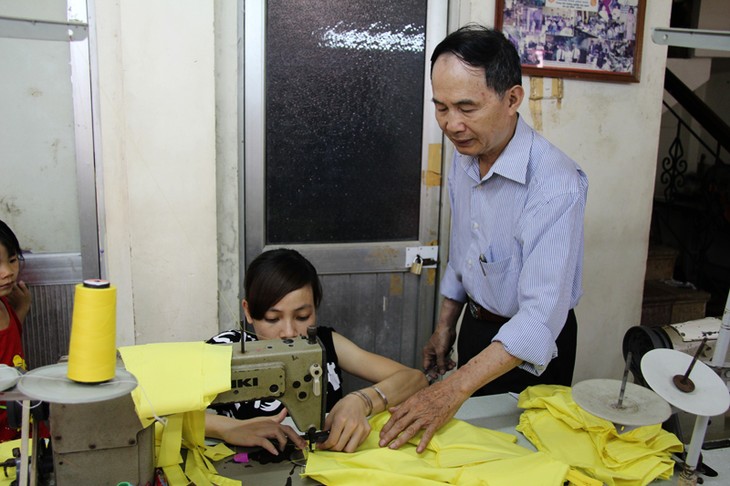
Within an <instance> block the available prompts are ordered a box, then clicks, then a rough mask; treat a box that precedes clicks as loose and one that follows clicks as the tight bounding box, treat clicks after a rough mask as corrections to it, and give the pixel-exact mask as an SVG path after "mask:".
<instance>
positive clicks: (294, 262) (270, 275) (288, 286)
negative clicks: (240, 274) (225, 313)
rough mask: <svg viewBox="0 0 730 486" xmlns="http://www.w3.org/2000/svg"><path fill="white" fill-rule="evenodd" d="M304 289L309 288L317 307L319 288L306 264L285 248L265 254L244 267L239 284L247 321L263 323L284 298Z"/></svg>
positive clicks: (320, 291)
mask: <svg viewBox="0 0 730 486" xmlns="http://www.w3.org/2000/svg"><path fill="white" fill-rule="evenodd" d="M307 285H309V286H311V287H312V294H313V296H314V306H315V307H319V303H320V302H321V301H322V284H321V283H320V282H319V277H318V276H317V270H316V269H315V268H314V266H313V265H312V264H311V263H310V262H309V260H307V259H306V258H304V257H303V256H302V255H301V254H300V253H299V252H297V251H295V250H290V249H286V248H280V249H277V250H269V251H265V252H264V253H262V254H261V255H259V256H257V257H256V258H255V259H254V261H252V262H251V264H250V265H249V266H248V270H247V271H246V278H245V279H244V283H243V287H244V291H245V293H246V300H247V301H248V311H249V313H250V314H251V317H252V318H254V319H263V318H264V315H265V314H266V311H268V310H269V309H271V308H272V307H273V306H274V305H276V303H277V302H279V301H280V300H281V299H283V298H284V296H286V294H288V293H289V292H293V291H295V290H299V289H301V288H302V287H305V286H307Z"/></svg>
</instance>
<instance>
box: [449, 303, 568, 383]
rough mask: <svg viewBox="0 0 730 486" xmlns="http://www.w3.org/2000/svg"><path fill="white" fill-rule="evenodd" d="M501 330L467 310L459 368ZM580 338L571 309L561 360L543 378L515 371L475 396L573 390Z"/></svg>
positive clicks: (459, 346)
mask: <svg viewBox="0 0 730 486" xmlns="http://www.w3.org/2000/svg"><path fill="white" fill-rule="evenodd" d="M501 326H502V324H495V323H492V322H486V321H482V320H477V319H476V318H474V316H472V314H471V312H469V308H468V307H467V309H466V312H464V317H463V319H462V321H461V330H460V331H459V338H458V343H457V351H458V354H459V356H458V359H459V367H461V366H463V365H464V364H466V363H467V361H469V360H470V359H471V358H473V357H474V356H476V355H477V354H479V353H480V352H482V351H483V350H484V348H486V347H487V346H489V345H490V344H491V342H492V338H493V337H494V336H496V335H497V332H498V331H499V328H500V327H501ZM577 334H578V323H577V321H576V319H575V312H574V311H573V309H571V310H570V311H569V312H568V318H567V320H566V321H565V326H563V330H562V331H561V332H560V335H559V336H558V339H557V340H556V342H555V344H557V346H558V357H557V358H555V359H553V360H552V361H550V364H548V366H547V368H546V369H545V371H544V372H543V373H542V374H541V375H540V376H535V375H533V374H532V373H530V372H527V371H525V370H523V369H521V368H514V369H512V370H511V371H508V372H507V373H505V374H504V375H502V376H500V377H499V378H497V379H495V380H493V381H491V382H489V383H487V384H486V385H485V386H483V387H482V388H480V389H479V390H477V391H476V392H475V393H474V394H473V395H472V396H475V397H478V396H482V395H496V394H498V393H507V392H514V393H520V392H521V391H522V390H524V389H525V388H527V387H528V386H532V385H539V384H550V385H565V386H570V385H571V384H572V381H573V369H574V367H575V348H576V341H577Z"/></svg>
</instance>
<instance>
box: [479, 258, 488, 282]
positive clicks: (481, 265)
mask: <svg viewBox="0 0 730 486" xmlns="http://www.w3.org/2000/svg"><path fill="white" fill-rule="evenodd" d="M485 263H487V258H486V257H485V256H484V253H482V254H481V255H479V268H481V269H482V274H484V276H485V277H486V276H487V271H486V270H484V264H485Z"/></svg>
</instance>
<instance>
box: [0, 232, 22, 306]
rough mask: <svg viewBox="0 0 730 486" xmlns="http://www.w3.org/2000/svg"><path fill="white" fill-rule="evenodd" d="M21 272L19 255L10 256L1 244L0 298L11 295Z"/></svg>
mask: <svg viewBox="0 0 730 486" xmlns="http://www.w3.org/2000/svg"><path fill="white" fill-rule="evenodd" d="M19 272H20V260H19V259H18V255H14V256H12V257H11V256H9V255H8V249H7V248H5V245H3V244H0V297H5V296H7V295H10V293H11V292H12V291H13V287H15V282H16V281H17V280H18V273H19Z"/></svg>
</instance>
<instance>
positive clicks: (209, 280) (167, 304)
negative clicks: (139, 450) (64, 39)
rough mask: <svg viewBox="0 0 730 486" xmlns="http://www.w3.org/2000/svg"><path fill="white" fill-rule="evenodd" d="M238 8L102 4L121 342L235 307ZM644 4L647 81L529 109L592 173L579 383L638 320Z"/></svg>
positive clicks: (653, 55)
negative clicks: (217, 298) (218, 296)
mask: <svg viewBox="0 0 730 486" xmlns="http://www.w3.org/2000/svg"><path fill="white" fill-rule="evenodd" d="M234 3H235V2H232V1H230V2H226V1H223V0H218V1H217V2H216V3H215V4H214V3H212V2H194V1H192V0H189V1H184V2H180V1H177V2H175V1H172V0H167V1H160V2H145V1H144V0H125V1H124V2H119V3H118V4H113V3H111V2H97V12H96V15H97V19H98V32H97V34H98V38H99V71H100V77H99V84H100V87H101V97H100V102H101V123H102V133H101V143H102V150H103V153H102V155H103V165H104V188H105V206H106V214H105V215H104V217H105V219H106V227H107V234H106V235H105V236H106V257H107V266H108V271H109V278H110V279H112V280H113V281H115V282H116V284H117V285H118V287H119V288H120V304H119V316H118V320H119V321H120V340H122V341H124V342H126V343H132V342H136V343H145V342H152V341H161V340H165V341H179V340H193V339H202V338H205V337H207V336H208V335H210V334H212V333H213V332H215V330H217V328H218V327H217V319H218V314H219V312H220V315H221V316H222V318H223V319H224V320H225V319H227V314H229V311H227V310H226V308H230V313H237V312H238V308H237V306H238V303H237V295H238V289H237V285H238V267H237V265H238V260H237V258H238V252H239V250H238V245H239V243H240V242H239V241H238V240H237V237H238V225H237V222H238V210H237V207H236V206H237V202H238V192H237V188H238V185H237V184H238V182H237V180H238V177H239V175H238V173H237V169H236V167H237V153H238V149H239V147H238V136H237V133H238V131H237V130H238V129H237V118H236V117H237V111H236V109H235V108H234V107H236V106H237V98H236V96H235V93H236V78H235V76H236V69H235V62H236V61H235V59H236V58H235V53H236V52H237V47H236V46H237V42H238V37H237V32H236V28H235V25H234V24H233V23H234V22H235V15H236V14H235V8H234V7H232V6H231V4H234ZM647 3H648V11H647V17H646V22H645V32H644V49H643V55H642V66H641V82H639V83H632V84H623V83H599V82H590V81H577V80H573V81H570V80H566V81H565V82H564V96H563V99H562V100H561V101H560V103H558V102H556V101H555V100H543V101H541V102H538V103H537V104H535V103H533V104H532V106H531V105H530V103H529V102H527V101H526V102H525V104H524V105H523V107H522V109H521V113H522V115H523V116H524V117H525V118H526V120H527V121H528V122H530V123H532V124H534V125H537V126H541V127H542V132H543V133H544V134H545V135H546V136H547V138H548V139H550V140H551V141H553V142H554V143H555V144H556V145H558V146H559V147H560V148H562V149H563V150H564V151H565V152H566V153H568V154H569V155H571V156H572V157H573V158H574V159H576V160H577V161H578V162H579V163H580V165H581V166H582V167H583V169H584V170H585V171H586V172H587V173H588V176H589V179H590V184H591V187H590V190H589V199H588V207H587V213H586V255H585V295H584V297H583V299H582V301H581V303H580V305H579V306H578V309H577V313H578V319H579V326H580V327H579V348H578V363H577V367H576V381H580V380H582V379H585V378H591V377H614V378H619V377H620V374H621V371H622V369H623V358H622V357H621V340H622V337H623V334H624V332H625V331H626V329H628V328H629V327H631V326H632V325H636V324H638V322H639V318H640V315H641V299H642V288H643V287H642V285H643V278H644V269H645V264H646V252H647V245H648V233H649V220H650V215H651V205H652V193H653V186H654V172H655V167H656V163H655V161H656V152H657V141H658V135H659V123H660V115H661V97H662V91H663V88H662V83H663V76H664V65H665V59H666V47H663V46H657V45H655V44H653V43H652V42H651V35H650V32H651V29H652V28H653V27H660V26H663V27H666V26H668V25H669V14H670V8H671V1H670V0H652V1H651V2H647ZM452 14H455V15H456V16H455V17H454V18H453V19H451V20H450V25H451V26H452V27H453V26H456V25H460V24H463V23H466V22H468V21H479V22H481V23H485V24H489V25H491V24H493V18H494V2H493V1H484V0H464V1H462V2H461V3H460V4H458V5H456V7H455V8H453V9H452ZM214 26H215V28H214ZM214 61H215V63H214ZM532 82H536V80H535V81H533V80H531V79H530V78H527V77H526V78H524V84H525V86H526V88H529V85H530V83H532ZM531 108H532V109H531ZM537 108H540V110H538V109H537ZM216 158H217V161H216ZM217 172H218V173H217ZM216 214H217V220H216V216H215V215H216ZM216 252H218V254H219V255H220V256H219V257H218V261H216ZM217 264H218V266H219V267H220V270H219V269H218V268H217ZM218 289H220V292H221V304H220V307H221V310H220V311H218V303H217V300H216V291H217V290H218Z"/></svg>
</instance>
